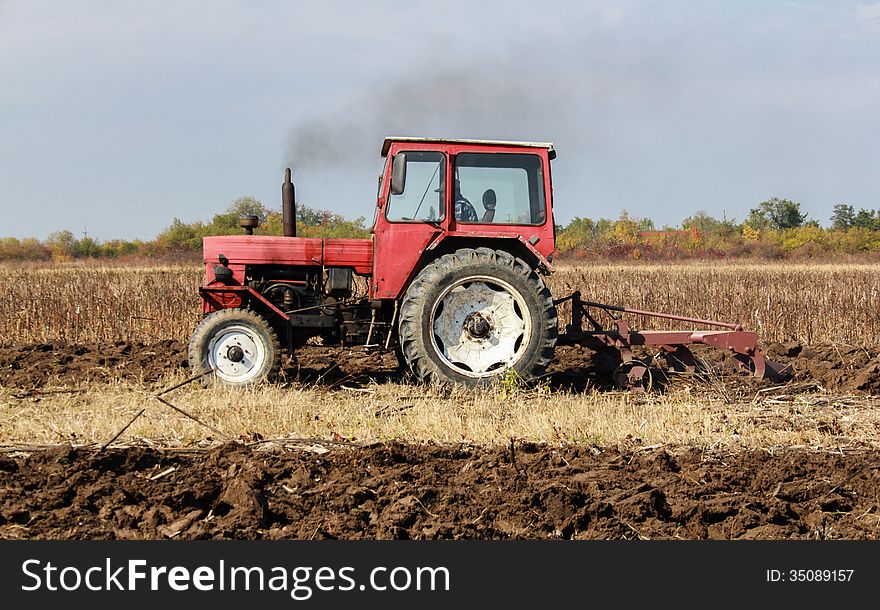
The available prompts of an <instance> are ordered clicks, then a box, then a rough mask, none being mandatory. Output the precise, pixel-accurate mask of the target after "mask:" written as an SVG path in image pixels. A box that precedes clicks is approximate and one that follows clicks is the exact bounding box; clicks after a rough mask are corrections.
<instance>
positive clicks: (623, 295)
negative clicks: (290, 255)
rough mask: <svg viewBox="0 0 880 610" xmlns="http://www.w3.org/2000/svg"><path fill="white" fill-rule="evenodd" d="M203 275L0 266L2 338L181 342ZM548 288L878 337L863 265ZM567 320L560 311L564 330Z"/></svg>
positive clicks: (175, 269) (633, 270)
mask: <svg viewBox="0 0 880 610" xmlns="http://www.w3.org/2000/svg"><path fill="white" fill-rule="evenodd" d="M201 279H202V269H201V268H200V267H199V266H197V265H177V266H120V265H82V264H79V265H76V264H71V265H54V266H46V267H0V282H2V283H3V285H4V286H6V289H5V290H4V292H3V294H2V296H0V336H2V337H3V342H4V343H5V344H14V345H21V344H28V343H44V342H65V343H71V344H91V343H104V342H112V341H139V342H144V343H152V342H155V341H157V340H161V339H178V340H186V339H187V338H188V337H189V335H190V333H191V332H192V329H193V328H194V327H195V325H196V323H197V322H198V317H199V314H198V294H197V292H196V288H197V287H198V285H199V283H200V282H201ZM548 283H549V285H550V289H551V291H552V292H553V294H554V296H556V297H560V296H564V295H566V294H569V293H570V292H571V291H573V290H580V291H581V292H582V295H583V298H584V299H587V300H592V301H599V302H604V303H610V304H615V305H625V306H629V307H634V308H639V309H649V310H656V311H666V312H671V313H679V314H683V315H689V316H695V317H705V318H711V319H718V320H724V321H734V322H739V323H741V324H743V325H744V326H745V327H746V328H748V329H753V330H756V331H758V333H759V336H760V338H761V340H762V341H764V342H770V341H784V340H788V339H792V338H794V339H797V340H799V341H801V342H803V343H806V344H814V343H842V344H848V345H873V344H876V342H877V341H876V338H875V337H877V336H878V335H880V268H878V267H877V266H876V265H870V264H852V265H833V264H802V263H798V264H791V263H765V264H737V263H689V264H615V265H612V264H605V265H571V264H563V265H560V266H559V268H558V270H557V272H556V273H555V274H554V275H553V276H551V277H550V279H549V281H548ZM568 315H569V313H568V310H567V308H566V306H565V305H563V306H561V307H560V323H561V324H563V325H564V324H565V319H566V317H567V316H568ZM604 321H605V322H607V321H608V320H607V318H605V319H604ZM636 324H637V325H639V326H641V327H642V328H657V327H674V324H670V323H669V322H667V321H665V320H650V319H636Z"/></svg>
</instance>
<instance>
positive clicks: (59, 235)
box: [46, 231, 77, 261]
mask: <svg viewBox="0 0 880 610" xmlns="http://www.w3.org/2000/svg"><path fill="white" fill-rule="evenodd" d="M76 246H77V244H76V237H74V235H73V233H71V232H70V231H55V232H53V233H50V234H49V237H48V238H47V239H46V247H48V248H49V252H51V253H52V258H53V259H55V260H57V261H63V260H69V259H71V258H73V257H74V256H76V254H77V252H76Z"/></svg>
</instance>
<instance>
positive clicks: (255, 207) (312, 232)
mask: <svg viewBox="0 0 880 610" xmlns="http://www.w3.org/2000/svg"><path fill="white" fill-rule="evenodd" d="M242 214H255V215H256V216H258V217H259V219H260V226H259V228H257V229H256V231H254V233H255V234H256V235H281V234H282V218H281V212H280V211H276V210H270V209H268V208H266V206H264V205H263V204H262V203H261V202H259V201H257V200H256V199H254V198H253V197H242V198H240V199H237V200H236V201H234V202H233V203H232V205H230V206H229V208H228V209H227V210H226V211H225V212H223V213H221V214H215V215H214V217H213V218H212V219H211V221H210V222H201V221H196V222H191V223H185V222H183V221H181V220H180V219H178V218H175V219H174V220H173V221H172V222H171V224H170V225H169V226H168V227H167V228H166V229H165V230H164V231H162V232H161V233H159V235H157V236H156V238H155V239H153V240H151V241H141V240H134V241H127V240H110V241H103V242H102V241H98V240H95V239H93V238H91V237H88V236H84V237H80V238H77V237H76V236H75V235H74V234H73V233H72V232H70V231H56V232H55V233H52V234H50V235H49V237H48V238H47V239H46V241H40V240H38V239H34V238H27V239H16V238H15V237H4V238H0V261H3V260H35V261H41V260H42V261H49V260H55V261H69V260H76V259H84V258H108V259H113V258H120V257H132V258H133V257H147V258H170V257H179V256H181V255H183V256H186V255H187V254H193V255H196V254H198V253H200V252H201V248H202V238H203V237H206V236H208V235H230V234H241V233H242V232H243V230H242V229H241V227H240V226H239V218H240V216H241V215H242ZM364 223H365V219H364V218H356V219H355V220H348V219H346V218H344V217H343V216H340V215H339V214H334V213H332V212H329V211H326V210H315V209H312V208H310V207H308V206H305V205H301V204H298V205H297V218H296V227H297V235H299V236H301V237H368V236H369V235H370V230H369V228H367V227H366V226H365V224H364Z"/></svg>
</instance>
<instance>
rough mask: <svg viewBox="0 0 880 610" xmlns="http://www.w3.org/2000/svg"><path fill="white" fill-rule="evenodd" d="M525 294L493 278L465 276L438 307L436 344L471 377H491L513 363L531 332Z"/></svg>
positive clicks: (435, 310)
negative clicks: (524, 298)
mask: <svg viewBox="0 0 880 610" xmlns="http://www.w3.org/2000/svg"><path fill="white" fill-rule="evenodd" d="M527 311H528V310H527V308H526V305H525V301H524V300H523V298H522V296H521V295H520V293H519V292H518V291H517V290H516V289H515V288H513V286H511V285H510V284H508V283H507V282H504V281H502V280H500V279H498V278H493V277H488V276H472V277H469V278H465V279H462V280H459V281H458V282H456V283H455V284H453V285H451V286H450V287H448V288H447V289H446V290H444V291H443V292H442V293H441V294H440V295H439V297H438V299H437V301H436V302H435V305H434V307H433V308H432V313H431V319H432V327H433V333H432V343H433V344H434V347H435V348H436V349H437V353H438V354H439V355H440V357H441V358H442V359H443V360H444V361H445V363H446V364H447V365H448V366H450V367H451V368H453V369H454V370H455V371H456V372H458V373H460V374H462V375H466V376H468V377H489V376H491V375H494V374H497V372H498V371H499V370H501V369H503V368H504V367H510V366H513V365H514V364H515V363H516V362H517V361H518V360H519V358H520V357H521V356H522V355H523V353H524V352H525V350H526V348H527V345H528V343H529V336H530V333H531V322H530V320H529V317H528V314H527V313H524V312H527Z"/></svg>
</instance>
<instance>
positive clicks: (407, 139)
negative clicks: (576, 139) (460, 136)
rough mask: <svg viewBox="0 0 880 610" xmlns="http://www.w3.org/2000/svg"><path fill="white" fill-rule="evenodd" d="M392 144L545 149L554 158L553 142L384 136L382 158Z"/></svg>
mask: <svg viewBox="0 0 880 610" xmlns="http://www.w3.org/2000/svg"><path fill="white" fill-rule="evenodd" d="M392 142H427V143H433V144H484V145H488V146H520V147H522V148H546V149H547V150H548V152H549V154H550V158H551V159H552V158H554V157H555V156H556V151H555V150H554V148H553V142H519V141H511V140H456V139H451V138H413V137H409V136H386V138H385V141H384V142H383V143H382V156H383V157H385V156H388V150H389V149H390V148H391V143H392Z"/></svg>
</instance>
